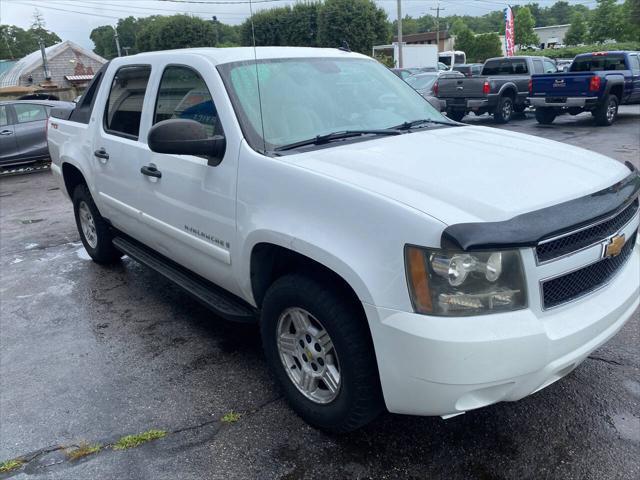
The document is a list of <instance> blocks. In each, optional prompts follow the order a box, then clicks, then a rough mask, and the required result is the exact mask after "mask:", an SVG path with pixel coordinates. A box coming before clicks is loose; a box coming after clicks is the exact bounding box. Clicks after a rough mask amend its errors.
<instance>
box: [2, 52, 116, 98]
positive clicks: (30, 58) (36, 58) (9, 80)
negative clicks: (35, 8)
mask: <svg viewBox="0 0 640 480" xmlns="http://www.w3.org/2000/svg"><path fill="white" fill-rule="evenodd" d="M68 48H72V49H73V50H75V51H77V52H79V53H81V54H82V55H85V56H87V57H89V58H93V59H94V60H96V61H98V62H100V63H106V62H107V61H106V60H105V59H104V58H102V57H101V56H100V55H96V54H95V53H93V52H92V51H90V50H87V49H86V48H82V47H81V46H80V45H78V44H76V43H73V42H72V41H70V40H66V41H64V42H61V43H56V44H55V45H51V46H50V47H47V48H45V54H46V55H47V60H48V61H51V60H52V59H53V58H55V57H56V56H58V55H60V54H61V53H62V52H64V51H65V50H67V49H68ZM41 65H42V54H41V53H40V50H36V51H35V52H32V53H30V54H29V55H27V56H26V57H23V58H21V59H20V60H18V61H17V62H16V63H15V65H13V67H11V68H10V69H9V70H7V71H6V72H4V73H2V74H0V88H1V87H11V86H14V85H19V83H20V77H21V76H22V75H23V74H25V73H28V72H31V71H33V70H34V69H35V68H37V67H39V66H41Z"/></svg>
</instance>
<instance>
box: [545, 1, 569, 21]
mask: <svg viewBox="0 0 640 480" xmlns="http://www.w3.org/2000/svg"><path fill="white" fill-rule="evenodd" d="M546 10H547V12H548V15H549V17H550V20H551V22H552V23H550V24H549V25H566V24H567V23H570V22H571V19H572V15H573V8H571V5H569V2H565V1H563V0H560V1H559V2H556V3H554V4H553V5H551V6H550V7H548V8H547V9H546Z"/></svg>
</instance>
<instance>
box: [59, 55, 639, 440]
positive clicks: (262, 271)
mask: <svg viewBox="0 0 640 480" xmlns="http://www.w3.org/2000/svg"><path fill="white" fill-rule="evenodd" d="M48 142H49V148H50V152H51V158H52V160H53V164H52V170H53V173H54V174H55V176H56V177H58V179H59V180H60V183H61V186H62V190H63V191H64V192H65V193H66V194H67V195H68V196H69V197H70V199H71V200H72V202H73V206H74V211H75V218H76V223H77V226H78V230H79V232H80V237H81V239H82V242H83V244H84V247H85V248H86V250H87V252H88V253H89V255H90V256H91V257H92V258H93V259H94V260H95V261H96V262H98V263H109V262H117V261H119V259H120V258H121V257H122V256H123V255H128V256H129V257H131V258H133V259H135V260H136V261H138V262H141V263H143V264H145V265H147V266H149V267H151V268H153V269H155V270H156V271H157V272H159V273H160V274H162V275H164V276H166V277H168V278H169V279H171V280H173V281H174V282H175V283H176V284H178V285H179V286H180V287H182V288H183V289H184V291H185V293H188V294H191V295H193V296H194V297H195V298H197V299H198V300H200V301H201V302H203V303H204V304H206V305H207V306H208V307H210V308H211V310H212V311H213V312H214V313H215V315H216V316H219V317H223V318H225V319H228V320H233V321H241V322H255V323H257V324H259V327H260V332H261V336H262V341H263V345H264V352H265V357H266V361H267V362H268V364H269V367H270V369H271V370H272V372H273V375H274V377H275V379H276V381H277V382H278V383H279V385H280V386H281V388H282V390H283V392H284V395H285V397H286V399H287V400H288V401H289V403H290V404H291V406H292V408H293V409H295V411H296V412H297V413H298V414H300V415H301V416H302V417H303V418H304V419H305V420H306V421H308V422H309V423H311V424H312V425H315V426H317V427H320V428H323V429H326V430H329V431H334V432H345V431H349V430H353V429H355V428H358V427H360V426H362V425H364V424H366V423H367V422H369V421H371V420H372V419H373V418H374V417H375V416H376V415H377V414H378V413H379V412H380V411H381V410H382V409H384V408H385V407H386V409H387V410H389V411H391V412H396V413H402V414H410V415H439V416H442V417H444V418H447V417H450V416H453V415H457V414H460V413H464V412H466V411H469V410H473V409H476V408H480V407H484V406H486V405H490V404H494V403H496V402H501V401H512V400H518V399H521V398H523V397H525V396H527V395H530V394H532V393H534V392H537V391H538V390H540V389H542V388H544V387H546V386H548V385H550V384H551V383H553V382H555V381H556V380H558V379H560V378H562V377H563V376H565V375H567V374H568V373H569V372H571V371H572V370H573V369H574V368H576V367H577V366H578V365H579V364H580V363H581V362H582V361H583V360H584V359H585V358H587V356H588V355H589V354H590V353H591V352H592V351H593V350H594V349H596V348H598V347H599V346H600V345H602V344H603V343H605V342H606V341H607V340H609V339H610V338H611V337H612V336H613V335H615V334H616V332H618V331H619V330H620V328H621V327H622V326H623V325H624V323H625V322H626V321H627V320H628V319H629V318H630V316H631V315H632V314H633V312H634V311H635V310H636V309H637V308H638V303H639V294H640V253H639V252H638V250H639V249H638V246H637V245H638V235H637V234H638V224H639V211H638V192H639V191H640V176H639V174H638V172H637V170H636V169H635V168H634V167H633V166H632V165H631V164H628V165H624V164H622V163H618V162H616V161H614V160H611V159H609V158H606V157H604V156H602V155H598V154H596V153H593V152H589V151H587V150H582V149H580V148H576V147H571V146H567V145H564V144H559V143H555V142H552V141H549V140H544V139H542V138H538V137H532V136H527V135H521V134H517V133H512V132H508V131H504V130H496V129H492V128H485V127H473V126H467V125H463V124H460V123H457V122H454V121H451V120H449V119H447V118H446V117H444V116H442V115H441V114H440V113H439V112H437V111H436V110H435V109H434V108H433V107H432V106H431V105H430V104H429V103H428V102H427V101H425V100H424V99H423V98H422V97H421V96H420V95H419V94H418V93H416V92H415V91H414V90H413V89H412V88H411V87H409V86H408V85H407V84H406V83H405V82H403V81H402V80H400V79H399V78H398V77H396V76H395V75H394V74H393V73H391V72H390V71H388V70H387V69H386V68H385V67H383V66H382V65H381V64H379V63H378V62H376V61H374V60H372V59H370V58H368V57H365V56H363V55H359V54H355V53H351V52H346V51H342V50H340V49H311V48H258V49H256V50H254V49H253V48H228V49H187V50H176V51H170V52H155V53H145V54H139V55H135V56H130V57H124V58H117V59H115V60H112V61H111V62H110V63H109V64H107V65H106V66H105V67H104V68H103V69H102V70H101V71H100V72H99V73H98V74H97V75H96V76H95V78H94V80H93V82H92V84H91V85H90V86H89V88H88V89H87V91H86V93H85V94H84V95H83V97H82V98H81V99H80V101H79V102H78V103H77V105H76V106H75V109H73V110H64V109H57V110H55V111H54V116H53V117H52V118H51V119H50V120H49V123H48ZM132 277H133V273H132Z"/></svg>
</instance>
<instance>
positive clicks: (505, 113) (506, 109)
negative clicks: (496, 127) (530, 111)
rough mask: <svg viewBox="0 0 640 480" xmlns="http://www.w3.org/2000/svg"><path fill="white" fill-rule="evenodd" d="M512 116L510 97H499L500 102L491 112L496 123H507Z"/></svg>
mask: <svg viewBox="0 0 640 480" xmlns="http://www.w3.org/2000/svg"><path fill="white" fill-rule="evenodd" d="M512 116H513V100H512V99H511V97H500V101H499V102H498V105H497V106H496V109H495V111H494V112H493V119H494V120H495V122H496V123H509V121H511V117H512Z"/></svg>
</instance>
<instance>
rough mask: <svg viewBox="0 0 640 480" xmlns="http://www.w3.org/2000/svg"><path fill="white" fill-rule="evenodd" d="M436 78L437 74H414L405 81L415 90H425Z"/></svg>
mask: <svg viewBox="0 0 640 480" xmlns="http://www.w3.org/2000/svg"><path fill="white" fill-rule="evenodd" d="M437 78H438V76H437V75H414V76H413V77H409V78H407V79H406V80H405V81H406V82H407V83H408V84H409V85H411V86H412V87H413V88H415V89H416V90H426V89H428V88H431V87H432V86H433V84H434V83H435V82H436V79H437Z"/></svg>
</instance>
